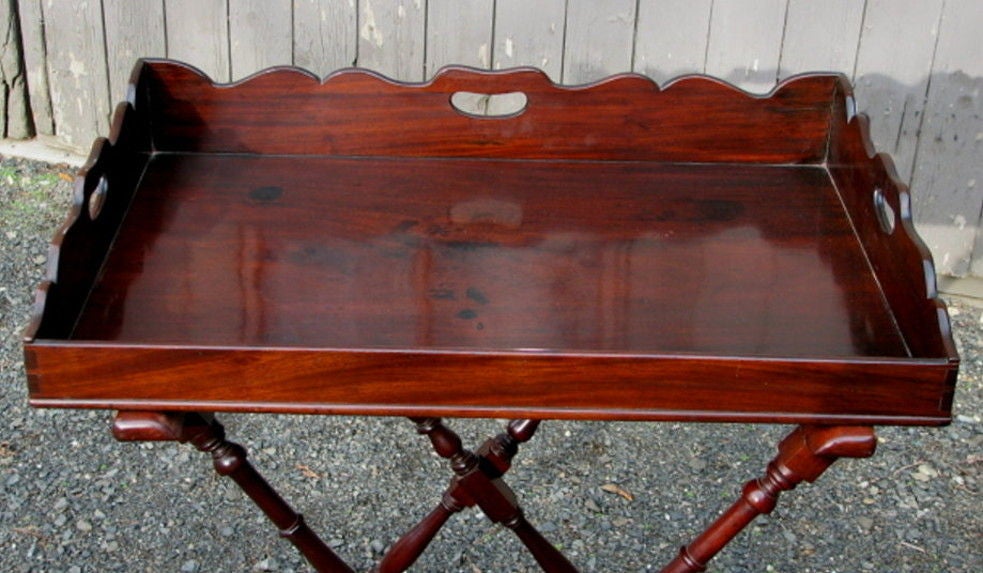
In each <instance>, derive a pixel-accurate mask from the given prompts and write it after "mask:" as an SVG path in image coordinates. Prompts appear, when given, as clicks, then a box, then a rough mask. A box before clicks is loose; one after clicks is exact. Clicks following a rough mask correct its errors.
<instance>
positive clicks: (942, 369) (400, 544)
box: [24, 60, 958, 572]
mask: <svg viewBox="0 0 983 573" xmlns="http://www.w3.org/2000/svg"><path fill="white" fill-rule="evenodd" d="M502 94H509V95H508V97H505V98H504V99H506V100H507V101H508V102H512V104H513V105H514V107H513V109H511V110H507V111H506V112H505V113H497V112H496V111H497V109H498V107H499V106H498V104H495V105H490V106H488V105H486V106H485V107H486V108H488V109H489V110H490V113H489V114H485V113H477V112H476V111H475V110H474V109H473V108H463V107H461V106H460V104H459V103H458V102H459V101H467V100H468V99H469V98H470V101H472V102H475V101H477V102H479V103H481V102H486V101H492V102H495V101H499V99H500V98H499V97H498V96H502ZM493 96H494V97H493ZM516 102H518V103H517V104H516ZM854 107H855V106H854V100H853V96H852V92H851V88H850V86H849V84H848V83H847V82H846V81H845V80H844V79H843V78H842V77H840V76H837V75H824V74H811V75H804V76H798V77H795V78H792V79H789V80H787V81H785V82H783V83H782V84H781V85H779V86H778V87H777V88H775V90H774V91H772V93H770V94H769V95H767V96H761V97H757V96H752V95H749V94H747V93H744V92H742V91H740V90H738V89H736V88H734V87H732V86H730V85H728V84H725V83H723V82H720V81H718V80H714V79H712V78H708V77H702V76H692V77H684V78H680V79H677V80H675V81H673V82H671V83H670V84H669V85H667V86H665V87H662V88H660V87H658V86H657V85H656V84H654V83H653V82H652V81H650V80H648V79H646V78H644V77H641V76H637V75H621V76H616V77H612V78H609V79H606V80H603V81H600V82H597V83H594V84H591V85H587V86H579V87H563V86H558V85H555V84H553V83H552V82H550V81H549V80H548V78H547V77H546V76H545V75H544V74H543V73H542V72H540V71H537V70H533V69H514V70H506V71H497V72H488V71H478V70H472V69H466V68H445V69H443V70H442V71H441V72H439V73H438V74H437V75H436V77H434V78H433V79H432V80H431V81H429V82H427V83H423V84H404V83H398V82H394V81H391V80H389V79H386V78H384V77H381V76H379V75H376V74H373V73H370V72H366V71H359V70H342V71H340V72H337V73H335V74H333V75H331V76H329V77H328V78H327V79H325V80H324V81H321V80H319V79H318V78H316V77H314V76H313V75H311V74H308V73H306V72H303V71H300V70H297V69H287V68H280V69H272V70H267V71H265V72H261V73H259V74H256V75H254V76H252V77H250V78H248V79H246V80H243V81H242V82H239V83H236V84H233V85H216V84H215V83H213V82H212V81H211V80H209V79H208V78H207V77H205V76H204V75H203V74H201V73H200V72H198V71H197V70H194V69H192V68H190V67H188V66H186V65H183V64H179V63H176V62H170V61H163V60H157V61H149V60H148V61H141V62H140V63H139V64H138V65H137V67H136V69H135V71H134V74H133V77H132V81H131V85H130V87H129V90H128V94H127V99H126V101H125V102H123V103H121V104H120V105H119V107H118V108H117V109H116V113H115V116H114V120H113V124H112V130H111V133H110V135H109V138H108V139H100V140H98V141H97V142H96V144H95V146H94V149H93V151H92V155H91V157H90V159H89V162H88V163H87V164H86V166H85V167H84V168H83V169H82V172H81V174H80V176H79V179H78V182H77V185H76V194H75V204H74V207H73V210H72V213H71V215H70V217H69V220H68V221H67V222H66V223H65V225H64V226H63V227H62V228H61V229H60V230H59V231H58V234H57V236H56V237H55V239H54V243H53V246H52V253H51V256H50V268H49V273H48V276H47V279H46V280H45V281H44V283H43V284H42V285H41V287H40V290H39V294H38V298H37V303H36V306H35V310H34V318H33V321H32V323H31V325H30V326H29V328H28V331H27V333H26V339H25V343H24V349H25V358H26V363H27V372H28V374H27V377H28V384H29V387H30V400H31V403H32V404H33V405H35V406H40V407H55V408H106V409H114V410H117V411H118V414H117V416H116V421H115V424H114V432H115V435H116V437H117V438H119V439H121V440H179V441H187V442H191V443H193V444H194V445H195V446H197V447H198V448H199V449H201V450H203V451H206V452H210V453H211V455H212V456H213V458H214V462H215V467H216V469H217V470H218V471H219V472H220V473H222V474H223V475H228V476H230V477H232V478H233V479H234V480H235V481H236V482H237V483H239V485H241V486H242V487H243V489H245V491H246V493H248V494H249V495H250V497H252V498H253V500H254V501H255V502H256V503H257V504H258V505H259V506H260V507H261V508H262V509H263V510H264V511H265V512H266V513H267V514H268V515H269V517H270V518H271V519H272V520H273V522H274V523H275V524H276V526H277V527H278V528H279V529H280V532H281V534H282V535H283V536H285V537H286V538H288V539H289V540H290V541H292V542H293V543H294V544H295V545H297V547H298V548H299V549H300V550H301V551H302V552H303V553H304V555H305V557H306V558H307V559H308V560H309V561H310V562H311V563H312V564H313V565H314V567H315V568H317V569H318V570H321V571H351V568H350V566H348V565H346V564H345V563H344V561H343V560H342V559H341V557H339V556H338V555H337V554H336V553H334V552H333V551H332V550H331V549H330V548H328V547H327V546H326V545H325V544H324V543H322V542H321V541H320V539H318V537H317V536H316V535H314V534H313V533H312V532H311V530H310V529H309V528H308V527H307V526H306V525H305V524H304V522H303V519H301V518H300V516H299V515H298V514H296V513H295V512H294V511H293V510H292V509H291V508H290V507H289V506H288V505H287V504H286V503H285V502H284V501H283V500H282V499H281V498H280V496H279V495H278V494H277V493H276V492H275V491H274V490H273V488H272V487H271V486H270V485H269V484H268V483H267V482H265V481H264V480H263V478H261V477H260V476H259V474H258V473H257V472H256V470H255V469H254V468H253V467H252V466H251V465H250V464H249V462H248V461H246V457H245V451H244V450H243V449H242V448H241V447H240V446H238V445H236V444H234V443H232V442H229V441H227V440H226V439H225V437H224V432H223V430H222V427H221V426H220V425H219V424H218V422H217V421H216V420H215V419H214V417H213V413H214V412H216V411H229V412H286V413H303V414H346V415H382V416H407V417H410V418H412V420H413V421H414V422H415V423H416V425H417V428H418V430H419V431H420V432H421V433H423V434H426V435H427V436H428V437H429V439H430V441H431V442H432V445H433V446H434V448H435V449H436V451H437V453H439V454H440V455H441V456H443V457H444V458H447V459H448V460H449V462H450V466H451V469H452V470H453V472H454V477H453V480H452V482H451V484H450V486H449V487H448V489H447V491H446V493H445V494H444V496H443V499H442V500H440V502H439V504H438V505H437V507H436V509H434V511H433V512H431V513H430V514H429V515H427V516H426V517H424V518H423V519H422V521H420V523H419V524H418V525H417V526H416V527H414V528H413V529H412V530H411V531H410V532H409V533H407V534H406V535H404V536H403V537H401V538H399V539H398V540H397V541H395V542H394V543H393V545H392V546H391V548H390V550H389V551H388V552H387V554H386V555H385V556H384V557H383V559H382V561H381V563H380V564H379V565H378V566H377V570H378V571H384V572H387V571H402V570H404V569H406V568H408V567H409V566H410V565H411V564H412V563H413V562H414V560H415V559H416V558H417V557H418V556H419V554H420V553H421V552H422V551H423V550H424V549H425V547H426V545H427V543H428V542H429V541H430V539H432V538H433V536H434V535H435V534H436V532H437V530H438V529H439V528H440V527H441V525H442V524H443V523H444V522H445V521H446V520H447V519H448V517H449V516H450V515H451V514H453V513H455V512H457V511H460V510H462V509H464V508H466V507H469V506H474V505H477V506H479V507H480V508H481V509H482V510H483V511H484V513H485V514H486V515H487V516H488V517H489V518H490V519H492V520H493V521H496V522H499V523H502V524H503V525H505V526H506V527H507V528H509V529H511V530H513V531H514V532H515V533H516V534H517V535H518V536H519V538H520V539H521V541H522V542H523V543H524V544H525V545H526V547H528V548H529V549H530V550H531V551H532V553H533V556H534V557H535V559H536V560H537V562H538V563H539V564H540V565H541V566H542V567H543V569H544V570H546V571H574V567H573V565H571V563H570V562H569V561H567V559H566V558H565V557H564V556H563V555H562V554H561V553H560V552H559V551H558V550H557V549H556V548H554V546H553V545H552V544H551V543H549V542H548V541H546V540H545V539H544V538H543V536H542V535H541V534H540V533H539V532H538V531H537V530H536V529H535V528H534V527H533V526H532V525H531V524H530V523H529V521H527V520H526V518H525V517H524V516H523V513H522V511H521V509H520V508H519V505H518V503H517V501H516V496H515V495H514V493H513V492H512V491H511V490H510V489H509V487H508V486H507V485H506V483H505V482H504V481H503V476H504V474H506V472H507V471H508V470H509V467H510V465H511V462H512V457H513V456H514V455H515V453H516V450H517V449H518V445H519V444H520V443H522V442H524V441H526V440H528V439H530V438H531V437H532V435H533V432H535V430H536V428H537V425H538V424H539V420H542V419H557V418H567V419H585V420H587V419H589V420H640V421H665V420H677V421H678V420H682V421H705V422H761V423H788V424H794V425H796V426H797V427H796V428H795V429H794V430H793V431H792V433H791V434H789V436H788V437H787V438H785V440H783V441H782V443H781V444H780V445H779V449H778V454H777V457H776V458H775V459H774V460H773V461H772V462H771V463H770V464H769V465H768V467H767V470H766V472H765V473H764V474H763V477H760V478H758V479H755V480H752V481H750V482H749V483H748V484H747V485H746V486H745V487H744V490H743V493H742V495H741V496H740V498H739V499H738V501H737V502H736V503H735V504H734V505H733V506H732V507H731V508H730V509H729V510H727V511H726V512H725V513H724V514H722V515H721V516H720V517H719V518H718V519H717V520H716V521H715V522H714V523H712V524H711V525H710V526H709V527H708V529H707V530H706V531H705V532H704V533H703V534H701V535H699V536H698V537H697V538H696V539H695V540H694V541H693V542H692V543H690V544H689V545H687V546H686V547H683V549H682V550H681V551H680V553H679V554H678V555H677V556H676V557H675V559H674V560H673V561H672V562H671V563H670V564H669V565H668V566H667V567H666V568H665V569H664V571H672V572H676V571H701V570H703V569H704V567H705V566H706V563H707V561H709V559H710V558H711V557H712V556H713V555H714V554H715V553H717V552H718V551H719V550H720V549H721V548H722V547H723V546H724V545H725V544H726V543H727V542H728V541H729V540H730V539H731V538H732V537H733V536H734V535H736V534H737V533H738V532H739V531H740V529H741V528H742V527H744V526H745V525H747V524H748V523H749V522H750V521H751V520H752V519H753V518H754V517H755V516H756V515H757V514H760V513H767V512H769V511H771V509H772V508H773V507H774V505H775V503H776V500H777V496H778V495H779V493H780V492H781V491H784V490H788V489H791V488H793V487H795V485H796V484H797V483H799V482H801V481H803V480H805V481H812V480H814V479H816V478H817V477H818V476H819V475H820V474H821V473H822V472H823V471H824V470H825V469H826V468H827V466H829V465H830V464H831V463H832V462H833V461H834V460H836V459H837V458H839V457H865V456H869V455H871V454H872V453H873V450H874V445H875V442H876V440H875V437H874V433H873V426H874V425H878V424H894V425H940V424H945V423H947V422H948V421H949V420H950V415H951V403H952V395H953V388H954V385H955V380H956V372H957V367H958V356H957V354H956V350H955V347H954V345H953V341H952V338H951V335H950V331H949V321H948V317H947V315H946V310H945V306H944V305H943V303H941V302H940V301H939V300H938V298H937V297H936V291H935V277H934V274H933V266H932V261H931V258H930V256H929V254H928V252H927V250H926V249H925V247H924V245H923V244H922V243H921V242H920V241H919V239H918V237H917V236H916V234H915V232H914V229H913V227H912V223H911V215H910V204H909V198H908V194H907V190H906V188H905V187H904V185H902V184H901V183H900V182H899V181H898V178H897V176H896V174H895V171H894V168H893V166H892V163H891V160H890V159H889V158H887V157H885V156H884V155H876V154H874V152H873V150H872V147H871V143H870V138H869V135H868V129H867V123H866V119H865V118H864V117H863V116H859V115H857V114H856V113H855V110H854ZM469 109H470V111H469ZM455 416H465V417H479V416H480V417H496V418H510V419H512V422H511V423H509V425H508V427H507V429H506V430H505V431H504V432H503V433H502V434H501V435H499V436H497V437H496V438H493V439H490V440H488V441H487V442H486V443H485V444H483V445H481V446H480V447H478V448H476V449H474V450H468V449H465V448H464V447H463V446H462V444H461V440H460V439H459V438H458V437H457V435H456V434H454V433H453V432H452V431H451V430H450V429H449V428H448V427H447V426H446V425H444V423H443V422H442V420H441V417H455Z"/></svg>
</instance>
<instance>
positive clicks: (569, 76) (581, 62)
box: [563, 0, 635, 84]
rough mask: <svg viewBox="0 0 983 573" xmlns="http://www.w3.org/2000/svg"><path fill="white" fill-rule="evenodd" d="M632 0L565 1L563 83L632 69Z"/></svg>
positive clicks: (633, 8)
mask: <svg viewBox="0 0 983 573" xmlns="http://www.w3.org/2000/svg"><path fill="white" fill-rule="evenodd" d="M634 41H635V0H601V1H598V2H569V3H568V4H567V34H566V43H565V48H564V52H565V53H564V57H563V82H564V83H568V84H580V83H586V82H590V81H594V80H598V79H601V78H603V77H604V76H607V75H610V74H613V73H617V72H625V71H629V70H631V68H632V65H631V59H632V45H633V43H634Z"/></svg>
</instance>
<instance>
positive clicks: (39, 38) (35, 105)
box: [18, 0, 55, 135]
mask: <svg viewBox="0 0 983 573" xmlns="http://www.w3.org/2000/svg"><path fill="white" fill-rule="evenodd" d="M18 8H19V10H20V31H21V40H22V42H23V47H24V67H25V71H26V72H27V88H28V95H29V97H30V98H31V112H32V113H33V114H34V129H35V130H36V131H37V133H41V134H44V135H53V134H54V133H55V124H54V120H53V118H52V117H51V93H50V88H49V87H48V61H47V50H48V48H47V46H45V43H44V18H42V16H41V0H20V2H18Z"/></svg>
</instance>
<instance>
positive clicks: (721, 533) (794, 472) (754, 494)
mask: <svg viewBox="0 0 983 573" xmlns="http://www.w3.org/2000/svg"><path fill="white" fill-rule="evenodd" d="M876 445H877V438H876V437H875V436H874V430H873V428H870V427H865V426H839V427H823V426H800V427H799V428H796V429H795V431H793V432H792V433H791V434H789V435H788V437H786V438H785V439H784V440H782V443H781V444H779V446H778V456H777V457H775V459H774V460H772V461H771V463H770V464H768V471H767V473H766V474H765V475H764V477H761V478H758V479H755V480H751V481H749V482H748V483H747V484H746V485H745V486H744V491H743V492H742V494H741V499H739V500H738V501H737V502H735V503H734V505H732V506H731V507H730V509H728V510H727V511H726V512H724V514H723V515H721V516H720V517H719V518H717V519H716V521H714V522H713V524H711V525H710V526H709V527H708V528H707V529H706V531H704V532H703V533H702V534H700V536H699V537H697V538H696V539H695V540H694V541H693V542H692V543H690V544H689V545H688V546H686V547H683V548H682V549H681V550H680V552H679V555H678V556H677V557H676V559H674V560H673V561H672V562H671V563H670V564H669V565H667V566H666V567H665V568H664V569H662V573H696V572H698V571H706V565H707V563H708V562H709V561H710V559H712V558H713V556H714V555H716V554H717V553H718V552H720V550H721V549H723V547H724V546H725V545H727V543H729V542H730V540H731V539H733V538H734V537H736V536H737V534H738V533H740V532H741V530H743V529H744V528H745V527H747V525H748V524H749V523H751V522H752V521H753V520H754V518H755V517H757V516H759V515H761V514H762V513H771V511H772V510H773V509H775V505H776V504H777V503H778V496H779V494H781V493H782V492H783V491H788V490H791V489H793V488H795V486H796V485H798V484H799V483H801V482H802V481H807V482H810V483H811V482H813V481H815V480H816V479H817V478H818V477H819V476H820V475H822V473H823V472H824V471H826V468H828V467H829V466H830V465H831V464H832V463H833V462H835V461H836V460H837V459H838V458H867V457H870V456H872V455H873V454H874V448H875V447H876Z"/></svg>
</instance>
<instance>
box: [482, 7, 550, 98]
mask: <svg viewBox="0 0 983 573" xmlns="http://www.w3.org/2000/svg"><path fill="white" fill-rule="evenodd" d="M533 8H534V9H533ZM565 13H566V2H565V0H544V1H542V2H536V3H535V4H534V5H533V6H530V4H529V2H527V1H526V0H498V2H497V3H496V5H495V57H494V61H493V62H492V65H493V66H494V67H495V69H497V70H498V69H502V68H514V67H516V66H534V67H537V68H539V69H541V70H543V71H544V72H546V73H547V74H548V75H549V76H550V78H551V79H552V80H553V81H554V82H559V81H560V78H561V75H562V73H563V36H564V21H565Z"/></svg>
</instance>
